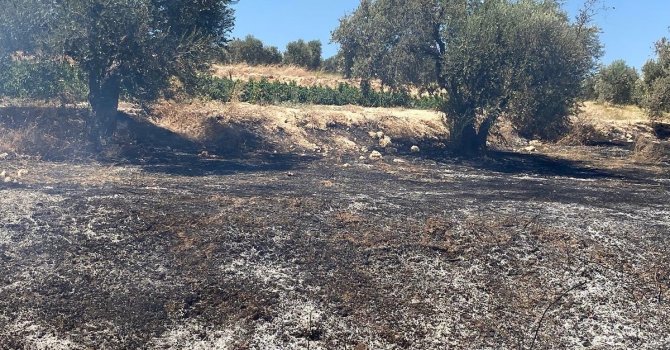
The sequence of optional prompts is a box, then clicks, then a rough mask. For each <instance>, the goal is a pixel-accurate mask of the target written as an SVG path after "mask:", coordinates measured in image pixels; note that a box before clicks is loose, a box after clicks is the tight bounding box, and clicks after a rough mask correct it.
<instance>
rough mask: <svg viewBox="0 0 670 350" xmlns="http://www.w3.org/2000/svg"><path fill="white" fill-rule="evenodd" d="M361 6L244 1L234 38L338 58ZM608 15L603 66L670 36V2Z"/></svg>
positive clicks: (351, 0) (623, 6)
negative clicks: (348, 22)
mask: <svg viewBox="0 0 670 350" xmlns="http://www.w3.org/2000/svg"><path fill="white" fill-rule="evenodd" d="M565 2H566V5H565V6H566V9H567V10H568V12H570V13H571V14H573V15H574V14H576V12H577V10H578V9H579V8H580V6H581V4H582V3H583V0H566V1H565ZM358 3H359V0H240V1H239V3H238V4H237V5H235V9H236V23H235V29H234V30H233V37H238V38H243V37H245V36H246V35H248V34H252V35H254V36H255V37H257V38H259V39H261V40H263V42H265V43H266V44H269V45H274V46H277V47H279V48H280V50H282V51H283V50H284V48H285V47H286V44H287V43H288V42H290V41H293V40H297V39H305V40H313V39H320V40H321V42H323V44H324V57H330V56H332V55H334V54H335V53H336V52H337V46H336V45H333V44H329V42H330V32H331V31H332V30H333V29H335V28H336V27H337V25H338V23H339V19H340V18H341V17H342V16H344V15H345V14H347V13H351V12H352V11H353V10H355V9H356V7H357V6H358ZM605 4H606V5H608V6H609V7H610V9H609V10H607V11H604V12H602V13H601V14H600V15H599V16H598V18H597V19H596V23H597V24H598V25H599V26H600V27H601V28H602V30H603V33H602V35H601V39H602V42H603V44H604V46H605V55H604V57H603V58H602V61H603V63H610V62H612V61H613V60H616V59H624V60H626V62H628V64H629V65H631V66H634V67H637V68H640V67H642V65H643V64H644V63H645V62H646V61H647V60H648V59H649V58H652V57H653V44H654V42H655V41H656V40H658V39H660V38H661V37H663V36H670V30H668V27H670V0H605Z"/></svg>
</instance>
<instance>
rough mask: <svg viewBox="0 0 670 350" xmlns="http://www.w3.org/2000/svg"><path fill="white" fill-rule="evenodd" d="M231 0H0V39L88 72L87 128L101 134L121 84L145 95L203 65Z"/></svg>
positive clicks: (218, 40) (216, 46)
mask: <svg viewBox="0 0 670 350" xmlns="http://www.w3.org/2000/svg"><path fill="white" fill-rule="evenodd" d="M233 2H234V1H233V0H199V1H190V0H59V1H40V0H0V7H1V8H2V9H3V11H4V15H0V16H1V17H3V22H2V24H0V26H1V28H0V29H1V30H0V32H4V36H0V40H2V42H0V46H2V47H5V48H6V49H5V50H4V51H11V50H14V51H17V50H20V51H23V52H24V53H27V54H30V55H33V56H35V57H38V58H40V59H47V60H54V59H66V60H70V61H73V62H75V63H76V64H77V65H78V66H79V67H80V68H81V69H82V70H83V71H84V72H85V74H86V76H87V80H88V89H89V95H88V101H89V103H90V105H91V109H92V117H91V130H92V136H93V137H94V139H95V140H96V141H104V140H105V139H106V138H107V137H108V136H109V135H110V134H111V133H112V132H113V130H114V129H115V120H116V113H117V108H118V103H119V97H120V95H121V93H122V92H124V93H125V94H127V95H128V97H130V98H133V99H138V100H142V101H146V100H152V99H155V98H157V97H159V96H160V94H161V93H162V92H163V91H165V89H166V88H167V87H169V84H170V81H171V79H173V78H178V79H182V80H184V81H189V79H192V78H193V77H194V76H195V74H196V72H198V71H200V70H202V69H205V68H207V65H208V62H209V59H210V58H211V57H212V56H211V55H213V54H215V53H216V52H217V51H218V50H220V47H221V46H222V45H224V44H225V43H226V41H227V36H228V34H229V32H230V30H231V29H232V26H233V10H232V8H231V6H230V5H231V3H233ZM7 18H9V19H10V21H8V22H6V21H5V19H7Z"/></svg>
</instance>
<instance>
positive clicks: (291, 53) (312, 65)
mask: <svg viewBox="0 0 670 350" xmlns="http://www.w3.org/2000/svg"><path fill="white" fill-rule="evenodd" d="M321 51H322V50H321V41H319V40H311V41H309V42H305V41H304V40H302V39H300V40H297V41H292V42H290V43H288V45H286V52H284V63H285V64H289V65H295V66H300V67H306V68H308V69H312V70H316V69H319V67H321V62H322V59H321Z"/></svg>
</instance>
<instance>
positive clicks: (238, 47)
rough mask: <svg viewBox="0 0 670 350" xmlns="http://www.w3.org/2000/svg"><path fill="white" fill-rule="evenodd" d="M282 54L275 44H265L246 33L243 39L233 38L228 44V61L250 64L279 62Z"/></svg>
mask: <svg viewBox="0 0 670 350" xmlns="http://www.w3.org/2000/svg"><path fill="white" fill-rule="evenodd" d="M282 59H283V56H282V54H281V52H279V49H278V48H277V47H276V46H266V45H264V44H263V42H262V41H261V40H260V39H257V38H255V37H253V36H251V35H248V36H247V37H246V38H244V40H239V39H237V40H233V41H231V42H230V44H229V45H228V61H230V62H234V63H240V62H245V63H247V64H250V65H261V64H280V63H281V62H282Z"/></svg>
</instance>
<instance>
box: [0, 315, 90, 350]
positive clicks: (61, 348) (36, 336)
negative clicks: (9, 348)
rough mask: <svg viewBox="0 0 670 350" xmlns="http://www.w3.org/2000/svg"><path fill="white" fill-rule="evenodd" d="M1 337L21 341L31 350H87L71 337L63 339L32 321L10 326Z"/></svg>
mask: <svg viewBox="0 0 670 350" xmlns="http://www.w3.org/2000/svg"><path fill="white" fill-rule="evenodd" d="M0 335H2V336H7V337H10V338H11V337H13V338H15V339H20V342H21V343H22V344H23V348H25V349H31V350H78V349H86V347H84V346H81V345H78V344H76V343H75V342H73V341H72V340H71V339H70V338H69V337H61V336H59V335H58V334H56V333H55V332H53V331H51V330H49V329H46V328H44V327H43V326H41V325H38V324H35V323H33V322H31V321H17V322H14V323H12V324H9V325H8V326H6V327H5V329H4V330H0Z"/></svg>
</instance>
